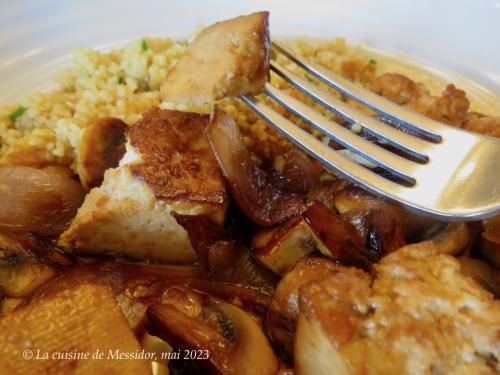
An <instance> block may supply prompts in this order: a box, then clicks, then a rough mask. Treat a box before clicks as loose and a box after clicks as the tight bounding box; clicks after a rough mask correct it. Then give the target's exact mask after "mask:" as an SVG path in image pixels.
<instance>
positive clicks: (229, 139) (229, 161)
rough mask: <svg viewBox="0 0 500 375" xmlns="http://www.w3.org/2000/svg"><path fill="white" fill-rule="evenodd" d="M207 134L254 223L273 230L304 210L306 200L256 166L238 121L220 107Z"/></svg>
mask: <svg viewBox="0 0 500 375" xmlns="http://www.w3.org/2000/svg"><path fill="white" fill-rule="evenodd" d="M207 130H208V136H209V139H210V143H211V145H212V149H213V151H214V154H215V156H216V158H217V161H218V162H219V166H220V167H221V169H222V172H223V174H224V176H225V178H226V180H227V182H228V185H229V189H230V190H231V193H232V195H233V197H234V199H235V200H236V202H237V203H238V206H239V207H240V208H241V210H242V211H243V212H244V213H245V214H246V215H247V216H248V217H249V218H250V219H251V220H252V221H254V222H255V223H257V224H259V225H263V226H272V225H275V224H278V223H281V222H283V221H285V220H287V219H289V218H290V217H292V216H295V215H297V214H298V213H299V212H300V211H301V210H302V209H303V208H304V199H303V197H301V196H300V195H298V194H295V193H292V192H290V191H287V190H284V189H280V188H279V187H278V186H276V184H273V183H272V180H271V179H270V178H268V176H267V175H266V174H265V173H264V172H263V171H262V170H260V169H259V168H258V167H257V166H256V165H255V164H254V163H253V162H252V160H251V157H250V152H249V151H248V150H247V148H246V146H245V143H244V142H243V138H242V136H241V134H240V131H239V129H238V126H237V125H236V123H235V121H234V120H233V119H232V118H231V117H230V116H229V115H227V114H225V113H224V112H223V111H222V110H221V109H219V108H218V107H217V106H215V107H214V109H213V110H212V113H211V116H210V122H209V126H208V129H207Z"/></svg>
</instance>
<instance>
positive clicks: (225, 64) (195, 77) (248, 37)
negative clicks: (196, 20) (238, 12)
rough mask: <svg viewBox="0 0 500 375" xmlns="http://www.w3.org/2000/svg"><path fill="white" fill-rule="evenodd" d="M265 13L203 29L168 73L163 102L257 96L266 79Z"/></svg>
mask: <svg viewBox="0 0 500 375" xmlns="http://www.w3.org/2000/svg"><path fill="white" fill-rule="evenodd" d="M270 54H271V41H270V39H269V12H256V13H252V14H250V15H247V16H240V17H236V18H233V19H230V20H227V21H222V22H218V23H216V24H214V25H211V26H209V27H207V28H205V29H203V30H202V31H201V32H200V33H199V34H198V35H196V38H195V39H194V40H193V42H192V43H191V44H190V45H189V47H188V48H187V50H186V52H185V53H184V55H183V56H182V57H181V58H180V59H179V61H177V63H176V64H175V66H174V67H173V68H172V69H171V70H170V71H169V72H168V74H167V77H166V80H165V83H163V85H162V87H161V93H162V99H163V100H165V101H167V102H173V103H176V104H187V105H195V106H202V105H204V104H209V103H212V102H214V101H215V100H217V99H222V98H224V97H228V96H238V95H243V94H252V93H257V92H258V91H259V89H260V88H261V87H262V86H263V85H264V83H266V82H267V80H268V79H269V58H270Z"/></svg>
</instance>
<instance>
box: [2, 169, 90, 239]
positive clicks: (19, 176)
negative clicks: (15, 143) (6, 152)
mask: <svg viewBox="0 0 500 375" xmlns="http://www.w3.org/2000/svg"><path fill="white" fill-rule="evenodd" d="M83 198H84V192H83V189H82V186H81V185H80V184H79V183H78V182H76V181H75V180H73V178H72V176H71V172H70V171H69V170H68V169H67V168H64V167H48V168H45V169H36V168H32V167H26V166H20V165H5V166H0V228H1V229H4V230H7V231H10V232H14V233H23V232H34V233H36V234H39V235H42V236H47V237H55V236H57V235H59V234H60V233H61V232H62V231H63V230H64V229H65V228H66V226H67V225H68V223H69V222H70V220H71V219H72V218H73V216H74V215H75V214H76V210H77V209H78V207H80V205H81V204H82V202H83Z"/></svg>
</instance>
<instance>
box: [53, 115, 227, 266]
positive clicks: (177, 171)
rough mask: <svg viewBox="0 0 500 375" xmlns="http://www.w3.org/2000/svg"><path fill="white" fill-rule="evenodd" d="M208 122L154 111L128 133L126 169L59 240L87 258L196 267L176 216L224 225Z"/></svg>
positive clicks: (98, 191)
mask: <svg viewBox="0 0 500 375" xmlns="http://www.w3.org/2000/svg"><path fill="white" fill-rule="evenodd" d="M207 121H208V116H205V115H199V114H195V113H187V112H178V111H170V110H160V109H159V108H152V109H150V110H149V111H148V112H146V113H145V114H144V117H143V119H142V120H140V121H139V122H137V123H136V124H135V125H133V126H131V127H130V128H129V130H128V132H127V152H126V153H125V156H124V157H123V159H122V160H121V162H120V166H119V167H118V168H115V169H110V170H108V171H107V172H106V174H105V177H104V182H103V184H102V185H101V186H100V187H99V188H94V189H92V190H91V191H90V193H89V194H88V195H87V196H86V199H85V202H84V203H83V205H82V207H81V208H80V209H79V210H78V213H77V215H76V217H75V219H74V220H73V222H72V223H71V225H70V227H69V228H68V230H67V231H66V232H64V233H63V234H62V236H61V238H60V239H59V244H60V245H61V246H63V247H64V248H66V249H74V250H75V251H76V252H77V253H82V254H105V253H109V252H113V253H117V254H123V255H126V256H129V257H132V258H135V259H152V260H157V261H161V262H169V263H190V262H193V261H194V260H195V252H194V250H193V249H192V247H191V244H190V242H189V238H188V235H187V232H186V231H185V230H184V229H183V228H182V227H181V226H180V225H178V224H177V222H176V221H175V219H174V218H173V217H172V215H171V213H172V212H177V213H179V214H183V215H206V216H209V217H210V218H212V219H213V220H214V221H215V222H217V223H222V222H223V220H224V215H225V210H226V206H227V199H226V191H225V186H224V182H223V180H222V174H221V172H220V170H219V166H218V164H217V161H216V159H215V157H214V155H213V153H212V150H211V148H210V144H209V142H208V139H207V137H206V136H205V133H204V130H205V126H206V124H207Z"/></svg>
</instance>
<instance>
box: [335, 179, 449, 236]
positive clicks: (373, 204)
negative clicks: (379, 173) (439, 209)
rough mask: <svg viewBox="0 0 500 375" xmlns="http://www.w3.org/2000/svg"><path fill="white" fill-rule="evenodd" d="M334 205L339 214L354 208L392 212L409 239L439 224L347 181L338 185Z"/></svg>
mask: <svg viewBox="0 0 500 375" xmlns="http://www.w3.org/2000/svg"><path fill="white" fill-rule="evenodd" d="M334 205H335V208H336V210H337V211H338V213H339V214H344V213H346V212H347V211H349V210H353V209H362V210H381V211H384V212H388V213H391V214H392V215H393V216H394V218H395V219H396V221H397V222H398V224H399V225H400V226H401V227H402V228H403V233H404V235H405V237H406V238H407V239H409V240H415V239H416V240H419V239H420V237H421V236H422V235H423V234H424V233H426V232H428V231H429V229H431V228H434V227H435V226H436V224H439V223H437V222H436V221H435V220H432V219H429V218H428V217H425V216H422V215H417V214H415V213H413V212H410V211H408V210H406V209H405V208H404V207H402V206H399V205H397V204H394V203H392V202H388V201H385V200H383V199H381V198H378V197H375V196H374V195H372V194H370V193H369V192H367V191H365V190H363V189H361V188H360V187H357V186H355V185H353V184H351V183H349V182H346V181H343V182H342V183H340V184H338V185H336V189H335V190H334Z"/></svg>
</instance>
